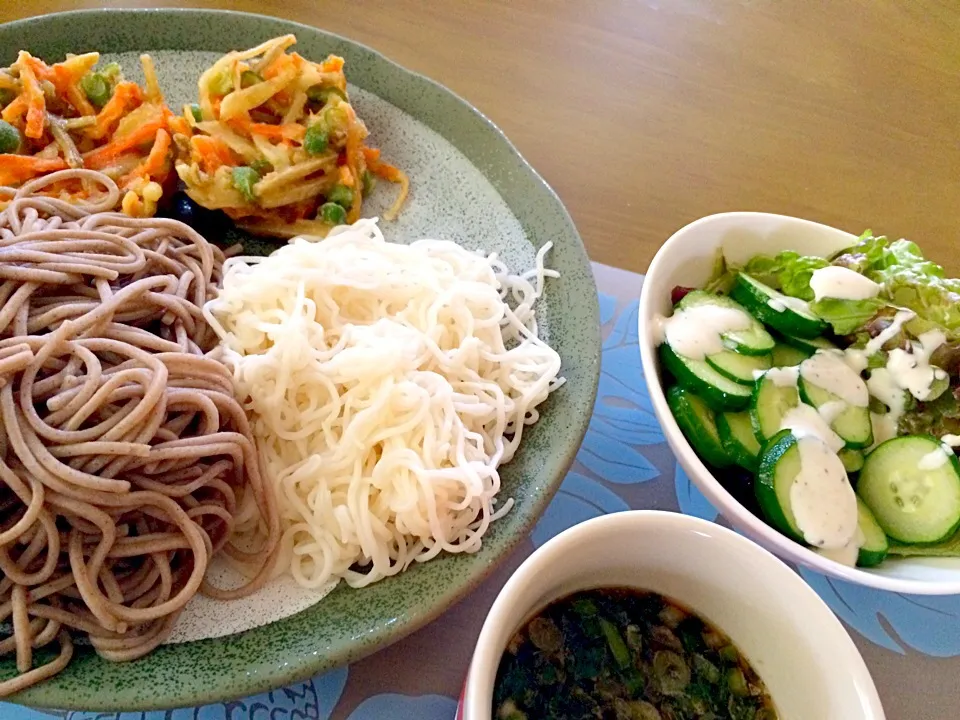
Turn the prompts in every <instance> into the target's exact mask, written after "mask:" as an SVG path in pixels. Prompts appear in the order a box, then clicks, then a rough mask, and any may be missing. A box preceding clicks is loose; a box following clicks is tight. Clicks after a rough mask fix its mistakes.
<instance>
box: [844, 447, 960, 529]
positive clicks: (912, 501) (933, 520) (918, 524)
mask: <svg viewBox="0 0 960 720" xmlns="http://www.w3.org/2000/svg"><path fill="white" fill-rule="evenodd" d="M857 491H858V492H859V494H860V497H861V498H862V499H863V501H864V502H865V503H866V504H867V507H868V508H870V510H871V511H872V512H873V515H874V517H875V518H876V519H877V522H878V523H879V524H880V527H881V528H883V531H884V532H885V533H886V534H887V535H888V536H889V537H890V538H892V539H894V540H896V541H898V542H902V543H935V542H938V541H940V540H943V539H945V538H947V537H949V536H950V535H952V534H953V533H954V531H955V530H956V529H957V527H958V526H960V465H958V463H957V457H956V456H955V455H954V454H953V453H950V452H947V451H946V450H944V449H943V447H942V446H941V445H940V442H939V441H938V440H937V439H936V438H933V437H930V436H928V435H907V436H905V437H897V438H893V439H892V440H887V441H886V442H884V443H881V444H880V445H878V446H877V447H876V449H874V450H873V451H872V452H871V453H870V454H869V455H867V459H866V462H864V464H863V470H861V471H860V479H859V481H858V482H857Z"/></svg>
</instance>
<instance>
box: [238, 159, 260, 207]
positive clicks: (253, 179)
mask: <svg viewBox="0 0 960 720" xmlns="http://www.w3.org/2000/svg"><path fill="white" fill-rule="evenodd" d="M259 179H260V173H258V172H257V171H256V170H254V169H253V168H252V167H235V168H234V169H233V186H234V187H235V188H236V189H237V190H239V191H240V194H241V195H243V197H244V199H245V200H246V201H247V202H255V201H256V199H257V197H256V195H254V192H253V186H254V185H256V184H257V181H258V180H259Z"/></svg>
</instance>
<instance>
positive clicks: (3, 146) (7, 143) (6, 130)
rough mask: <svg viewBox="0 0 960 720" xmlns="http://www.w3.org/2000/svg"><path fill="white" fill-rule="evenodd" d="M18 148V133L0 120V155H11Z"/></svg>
mask: <svg viewBox="0 0 960 720" xmlns="http://www.w3.org/2000/svg"><path fill="white" fill-rule="evenodd" d="M19 148H20V131H19V130H17V129H16V128H15V127H14V126H13V125H11V124H10V123H8V122H6V121H5V120H0V153H13V152H16V151H17V150H18V149H19Z"/></svg>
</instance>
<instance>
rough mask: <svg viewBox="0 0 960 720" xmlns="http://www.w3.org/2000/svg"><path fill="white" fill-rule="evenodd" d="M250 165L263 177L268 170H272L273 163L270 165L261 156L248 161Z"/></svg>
mask: <svg viewBox="0 0 960 720" xmlns="http://www.w3.org/2000/svg"><path fill="white" fill-rule="evenodd" d="M250 167H252V168H253V169H254V170H256V171H257V174H258V175H260V177H263V176H264V175H266V174H267V173H268V172H270V171H271V170H273V165H271V164H270V162H269V161H268V160H265V159H263V158H260V159H259V160H254V161H253V162H252V163H250Z"/></svg>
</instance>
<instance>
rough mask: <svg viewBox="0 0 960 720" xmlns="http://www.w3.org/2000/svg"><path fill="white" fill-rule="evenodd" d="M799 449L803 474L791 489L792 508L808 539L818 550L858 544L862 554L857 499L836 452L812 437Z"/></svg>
mask: <svg viewBox="0 0 960 720" xmlns="http://www.w3.org/2000/svg"><path fill="white" fill-rule="evenodd" d="M815 414H816V413H815ZM797 447H798V450H799V452H800V472H799V474H798V475H797V477H796V479H795V480H794V482H793V484H792V485H791V486H790V505H791V507H792V508H793V516H794V519H795V520H796V522H797V527H798V528H800V531H801V532H802V533H803V537H804V539H805V540H806V541H807V542H808V543H809V544H810V545H812V546H814V547H816V548H824V549H827V550H839V549H841V548H845V547H847V546H849V545H851V544H855V545H856V547H857V550H859V547H860V545H859V543H856V542H855V540H856V533H857V529H858V528H857V524H858V514H857V496H856V494H855V493H854V492H853V488H852V487H851V486H850V481H849V480H848V479H847V471H846V470H845V469H844V467H843V463H842V462H841V461H840V458H839V457H837V454H836V451H835V450H834V449H833V448H832V447H829V446H828V445H827V444H826V443H825V442H823V441H822V440H820V439H819V438H817V437H811V436H803V437H800V438H799V439H798V440H797ZM854 562H856V557H854Z"/></svg>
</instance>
